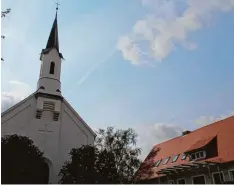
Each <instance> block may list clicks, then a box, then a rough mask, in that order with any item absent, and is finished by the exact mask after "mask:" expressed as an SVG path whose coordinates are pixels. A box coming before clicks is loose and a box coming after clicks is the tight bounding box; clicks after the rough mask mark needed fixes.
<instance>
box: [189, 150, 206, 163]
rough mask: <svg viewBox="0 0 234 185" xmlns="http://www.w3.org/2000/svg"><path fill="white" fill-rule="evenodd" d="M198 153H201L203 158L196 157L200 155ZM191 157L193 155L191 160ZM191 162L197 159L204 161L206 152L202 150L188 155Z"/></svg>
mask: <svg viewBox="0 0 234 185" xmlns="http://www.w3.org/2000/svg"><path fill="white" fill-rule="evenodd" d="M200 153H203V157H196V155H197V154H199V155H200ZM192 155H194V159H193V158H192ZM190 158H191V160H192V161H193V160H198V159H205V158H206V151H205V150H202V151H198V152H194V153H192V154H191V155H190Z"/></svg>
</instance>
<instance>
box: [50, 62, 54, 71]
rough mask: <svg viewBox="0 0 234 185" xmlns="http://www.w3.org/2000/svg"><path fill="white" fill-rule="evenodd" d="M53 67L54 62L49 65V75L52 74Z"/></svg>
mask: <svg viewBox="0 0 234 185" xmlns="http://www.w3.org/2000/svg"><path fill="white" fill-rule="evenodd" d="M54 67H55V64H54V62H51V63H50V74H54Z"/></svg>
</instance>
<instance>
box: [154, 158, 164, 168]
mask: <svg viewBox="0 0 234 185" xmlns="http://www.w3.org/2000/svg"><path fill="white" fill-rule="evenodd" d="M161 162H162V159H160V160H158V161H157V162H156V163H155V167H158V166H159V165H160V163H161Z"/></svg>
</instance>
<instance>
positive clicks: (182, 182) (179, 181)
mask: <svg viewBox="0 0 234 185" xmlns="http://www.w3.org/2000/svg"><path fill="white" fill-rule="evenodd" d="M177 182H178V184H186V181H185V179H178V181H177Z"/></svg>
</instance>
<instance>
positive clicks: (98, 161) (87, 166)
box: [59, 145, 118, 184]
mask: <svg viewBox="0 0 234 185" xmlns="http://www.w3.org/2000/svg"><path fill="white" fill-rule="evenodd" d="M69 155H70V156H71V160H70V161H66V162H65V164H64V165H63V167H62V169H61V170H60V173H59V175H60V176H62V178H61V180H60V182H59V183H62V184H106V183H109V184H114V183H117V182H118V174H117V170H116V168H115V163H114V160H113V159H114V156H113V155H112V153H110V152H107V151H106V150H103V151H100V150H98V149H97V148H96V147H95V146H89V145H87V146H82V147H81V148H78V149H72V150H71V151H70V153H69Z"/></svg>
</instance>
